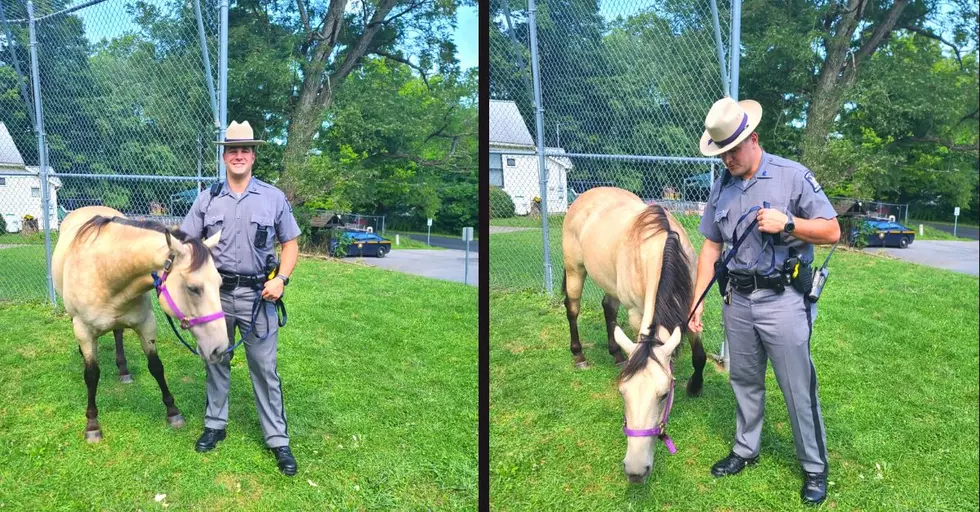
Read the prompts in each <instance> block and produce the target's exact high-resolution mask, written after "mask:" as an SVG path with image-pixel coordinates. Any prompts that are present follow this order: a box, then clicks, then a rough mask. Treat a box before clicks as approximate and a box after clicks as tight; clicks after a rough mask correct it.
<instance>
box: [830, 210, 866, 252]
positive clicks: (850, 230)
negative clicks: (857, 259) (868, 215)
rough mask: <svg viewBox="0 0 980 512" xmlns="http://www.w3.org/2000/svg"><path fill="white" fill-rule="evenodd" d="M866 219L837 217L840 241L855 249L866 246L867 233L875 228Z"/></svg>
mask: <svg viewBox="0 0 980 512" xmlns="http://www.w3.org/2000/svg"><path fill="white" fill-rule="evenodd" d="M866 221H867V219H865V218H863V217H840V216H839V217H837V223H838V224H839V225H840V243H841V244H842V245H847V246H851V247H854V248H856V249H863V248H864V247H867V245H868V235H870V234H872V233H874V231H875V230H874V228H872V227H871V226H870V225H868V223H867V222H866ZM855 229H856V230H857V231H856V232H855ZM852 234H853V235H852Z"/></svg>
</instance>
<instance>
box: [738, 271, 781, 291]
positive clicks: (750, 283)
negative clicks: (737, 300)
mask: <svg viewBox="0 0 980 512" xmlns="http://www.w3.org/2000/svg"><path fill="white" fill-rule="evenodd" d="M728 282H729V283H730V284H731V285H732V289H734V290H735V291H737V292H739V293H752V292H754V291H755V290H777V291H781V290H783V289H784V288H785V286H786V276H785V275H783V274H782V273H779V272H775V273H772V274H769V275H765V276H763V275H759V274H740V273H736V272H729V274H728Z"/></svg>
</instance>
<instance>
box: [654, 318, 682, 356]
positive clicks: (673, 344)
mask: <svg viewBox="0 0 980 512" xmlns="http://www.w3.org/2000/svg"><path fill="white" fill-rule="evenodd" d="M657 338H659V339H660V341H662V342H663V343H664V344H663V345H661V346H659V347H657V348H656V349H654V350H655V352H656V353H657V357H658V358H660V359H663V360H667V359H669V358H670V354H672V353H673V352H674V349H676V348H677V345H678V344H679V343H680V342H681V328H680V326H677V327H674V332H668V331H667V329H664V327H663V326H657Z"/></svg>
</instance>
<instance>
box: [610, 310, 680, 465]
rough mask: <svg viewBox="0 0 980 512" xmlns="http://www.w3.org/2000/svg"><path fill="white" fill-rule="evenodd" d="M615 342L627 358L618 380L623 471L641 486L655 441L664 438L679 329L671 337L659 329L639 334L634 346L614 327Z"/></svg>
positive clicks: (624, 334) (678, 341) (671, 398)
mask: <svg viewBox="0 0 980 512" xmlns="http://www.w3.org/2000/svg"><path fill="white" fill-rule="evenodd" d="M615 340H616V343H617V344H618V345H619V346H620V348H622V349H623V351H624V352H625V353H626V354H627V357H628V358H629V359H628V360H627V362H626V367H625V368H624V369H623V373H622V375H621V376H620V378H619V392H620V393H621V394H622V395H623V401H624V402H625V407H626V410H625V415H624V422H625V424H624V426H623V431H624V433H625V434H626V436H627V437H626V457H625V458H624V459H623V469H624V471H625V472H626V476H627V477H628V478H629V481H630V482H631V483H643V482H645V481H646V478H647V477H648V476H650V472H651V470H652V468H653V448H654V442H655V441H656V440H657V438H658V437H661V436H662V435H666V433H665V432H664V425H665V421H666V412H669V408H670V402H671V401H672V400H673V395H672V389H673V387H672V383H673V380H674V375H673V371H672V365H671V364H670V360H671V355H672V353H673V352H674V349H675V348H677V344H678V343H680V341H681V330H680V327H677V328H675V329H674V332H673V334H671V333H669V332H667V330H666V329H664V328H663V327H658V328H657V337H656V338H653V337H652V336H649V335H640V340H639V342H638V343H634V342H632V341H631V340H630V339H629V337H627V336H626V333H624V332H623V331H622V329H620V328H619V327H618V326H617V327H616V331H615ZM665 442H669V438H667V439H666V440H665ZM668 446H672V444H671V445H668Z"/></svg>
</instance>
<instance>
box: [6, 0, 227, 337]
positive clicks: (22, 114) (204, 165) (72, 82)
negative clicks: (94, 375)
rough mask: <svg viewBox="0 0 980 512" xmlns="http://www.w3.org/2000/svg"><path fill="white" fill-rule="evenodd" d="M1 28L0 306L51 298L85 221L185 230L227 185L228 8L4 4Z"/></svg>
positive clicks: (192, 0) (204, 0)
mask: <svg viewBox="0 0 980 512" xmlns="http://www.w3.org/2000/svg"><path fill="white" fill-rule="evenodd" d="M0 18H2V19H0V21H2V25H3V26H2V29H3V32H2V33H0V36H2V37H0V46H2V48H0V218H2V219H3V222H2V223H0V228H2V229H0V302H48V301H50V300H51V298H52V297H51V294H52V293H53V289H52V287H51V283H50V279H49V272H48V268H47V264H48V260H49V258H50V252H51V251H52V250H53V249H54V246H55V244H56V243H57V240H58V226H59V224H60V222H61V221H62V220H63V219H64V217H65V216H66V215H68V214H69V213H70V212H71V211H73V210H76V209H78V208H81V207H84V206H89V205H105V206H109V207H112V208H115V209H117V210H119V211H121V212H122V213H123V214H124V215H126V216H129V217H133V218H143V219H150V220H155V221H158V222H162V223H164V224H166V225H168V226H178V225H179V224H180V223H181V222H182V220H183V217H184V215H185V214H186V213H187V211H188V210H189V208H190V205H191V204H192V203H193V201H194V199H195V198H196V197H197V195H198V193H199V192H200V191H201V190H203V189H205V188H206V187H207V186H209V185H210V184H211V183H213V182H215V181H216V180H217V176H218V171H217V165H218V151H217V147H216V146H215V145H214V144H213V143H212V142H211V141H214V140H216V139H217V136H218V131H219V124H218V123H217V122H216V120H217V119H219V108H218V107H219V102H218V96H217V93H216V91H218V84H219V82H218V57H219V54H218V50H219V26H220V23H219V18H220V17H219V5H218V3H217V1H214V0H189V1H186V2H176V1H166V0H141V1H139V2H132V1H128V0H103V1H94V2H93V1H86V2H79V1H67V2H65V1H61V2H57V1H56V2H44V3H40V4H33V3H31V2H24V1H22V0H2V11H0ZM38 91H39V94H37V92H38ZM41 148H43V149H44V151H41ZM42 183H46V186H42ZM45 217H46V219H45ZM45 220H47V222H46V223H45ZM45 224H47V229H48V231H47V233H46V232H45V231H46V229H45V228H46V226H45ZM46 235H47V236H46ZM154 308H155V309H156V314H157V320H158V323H163V324H165V319H164V315H163V313H162V312H161V311H160V310H159V306H154ZM168 332H169V331H168ZM161 334H162V335H164V336H166V334H165V333H164V332H163V330H161Z"/></svg>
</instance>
